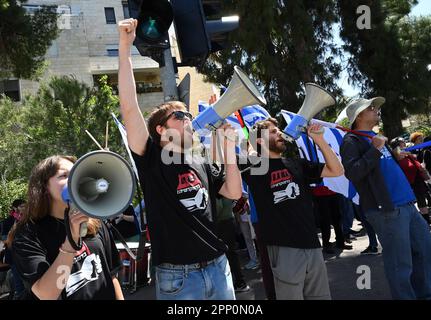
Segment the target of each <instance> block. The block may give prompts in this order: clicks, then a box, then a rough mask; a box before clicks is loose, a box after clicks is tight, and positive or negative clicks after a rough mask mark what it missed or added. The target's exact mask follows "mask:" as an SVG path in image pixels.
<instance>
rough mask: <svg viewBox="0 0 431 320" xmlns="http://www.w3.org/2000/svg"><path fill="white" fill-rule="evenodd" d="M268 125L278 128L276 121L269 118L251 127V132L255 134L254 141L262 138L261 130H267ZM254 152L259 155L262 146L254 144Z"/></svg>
mask: <svg viewBox="0 0 431 320" xmlns="http://www.w3.org/2000/svg"><path fill="white" fill-rule="evenodd" d="M270 125H274V126H276V127H278V121H277V119H275V118H272V117H269V118H268V119H265V120H262V121H259V122H256V123H255V124H254V126H253V129H252V130H253V131H254V132H256V139H260V138H262V130H265V129H268V128H269V126H270ZM256 152H257V153H258V154H259V155H260V154H261V152H262V146H261V145H260V143H257V144H256Z"/></svg>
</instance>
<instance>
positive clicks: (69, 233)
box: [64, 206, 87, 251]
mask: <svg viewBox="0 0 431 320" xmlns="http://www.w3.org/2000/svg"><path fill="white" fill-rule="evenodd" d="M69 211H70V206H67V208H66V209H64V225H65V228H66V235H67V240H69V243H70V245H71V246H72V248H73V249H75V250H76V251H79V250H81V249H82V238H81V235H80V236H79V240H78V244H76V242H75V240H73V236H72V230H71V229H70V220H69ZM82 225H83V224H81V227H82ZM86 233H87V232H86Z"/></svg>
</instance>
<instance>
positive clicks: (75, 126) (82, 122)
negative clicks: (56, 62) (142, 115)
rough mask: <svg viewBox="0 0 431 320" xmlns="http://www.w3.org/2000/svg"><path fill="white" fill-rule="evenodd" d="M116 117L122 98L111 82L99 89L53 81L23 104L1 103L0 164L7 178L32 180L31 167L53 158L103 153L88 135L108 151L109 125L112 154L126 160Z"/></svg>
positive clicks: (58, 79)
mask: <svg viewBox="0 0 431 320" xmlns="http://www.w3.org/2000/svg"><path fill="white" fill-rule="evenodd" d="M111 112H114V113H117V112H118V97H117V96H115V95H113V94H112V90H111V87H109V86H108V84H107V77H106V76H104V77H102V78H101V79H100V80H99V84H98V86H97V87H95V88H89V87H88V86H87V85H85V84H83V83H81V82H79V81H77V80H76V79H74V78H73V77H68V76H64V77H54V78H52V79H51V80H50V81H49V82H48V83H47V84H42V85H41V87H40V89H39V90H38V92H37V94H35V95H33V96H28V97H27V98H26V99H25V100H24V102H23V103H22V105H21V104H19V103H13V102H11V101H10V100H8V99H3V100H0V115H1V117H2V118H3V117H4V119H3V120H4V122H2V124H0V133H5V136H2V138H1V139H0V152H2V154H4V155H6V157H5V158H2V159H1V161H0V172H2V173H3V176H4V179H5V180H7V181H10V180H12V179H22V180H23V181H27V179H28V176H29V174H30V170H31V168H32V167H33V166H34V165H35V164H36V163H37V162H39V161H40V160H41V159H43V158H45V157H48V156H50V155H53V154H72V155H76V156H78V157H80V156H82V155H84V154H85V153H87V152H90V151H93V150H96V149H98V147H97V146H96V145H95V143H94V142H93V141H92V140H91V139H90V138H89V136H88V135H87V134H86V132H85V130H88V131H89V132H90V133H91V134H92V135H93V136H94V137H95V139H96V140H97V141H98V142H99V143H100V144H102V146H104V141H105V132H106V130H105V128H106V123H107V122H108V125H109V145H108V147H109V149H110V150H112V151H114V152H117V153H119V154H121V155H124V154H125V152H124V148H123V146H122V144H121V143H122V142H121V138H120V135H119V132H118V129H117V127H116V125H115V123H114V121H113V120H112V116H111Z"/></svg>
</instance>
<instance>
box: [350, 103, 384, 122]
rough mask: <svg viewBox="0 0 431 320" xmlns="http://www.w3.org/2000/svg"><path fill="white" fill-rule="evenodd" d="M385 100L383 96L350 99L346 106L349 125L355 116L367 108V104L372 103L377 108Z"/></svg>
mask: <svg viewBox="0 0 431 320" xmlns="http://www.w3.org/2000/svg"><path fill="white" fill-rule="evenodd" d="M385 101H386V99H385V98H383V97H375V98H371V99H364V98H358V99H355V100H353V101H351V102H350V103H349V104H348V105H347V107H346V114H347V118H348V119H349V122H350V127H352V124H353V122H355V120H356V118H357V116H358V115H359V114H360V113H361V112H362V111H364V110H365V109H367V108H368V107H369V106H371V105H373V106H375V107H377V108H379V107H380V106H381V105H382V104H384V103H385Z"/></svg>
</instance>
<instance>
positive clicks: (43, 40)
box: [0, 0, 58, 78]
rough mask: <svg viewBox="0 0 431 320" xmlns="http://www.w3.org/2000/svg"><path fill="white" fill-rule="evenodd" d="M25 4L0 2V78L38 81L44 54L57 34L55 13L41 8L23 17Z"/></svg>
mask: <svg viewBox="0 0 431 320" xmlns="http://www.w3.org/2000/svg"><path fill="white" fill-rule="evenodd" d="M26 2H27V1H19V2H18V1H16V0H9V1H1V2H0V61H1V69H0V76H1V77H8V76H11V75H13V76H15V77H18V78H38V77H39V76H40V75H41V72H42V69H43V67H44V66H45V59H44V55H45V53H46V51H47V49H48V48H49V47H50V45H51V42H52V40H54V39H55V38H56V37H57V35H58V27H57V14H56V13H55V11H54V10H53V8H52V7H49V6H45V7H42V9H40V10H37V11H36V12H35V13H34V14H27V13H26V11H25V9H24V8H23V7H22V4H25V3H26Z"/></svg>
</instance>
